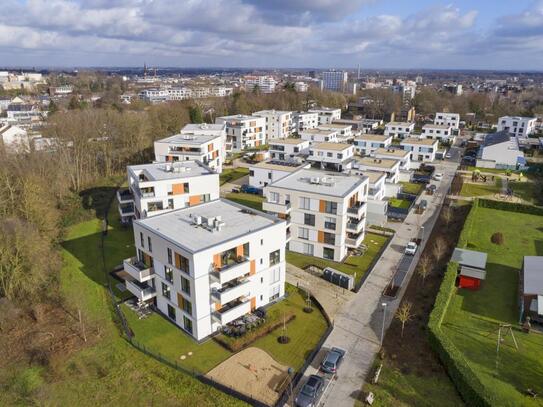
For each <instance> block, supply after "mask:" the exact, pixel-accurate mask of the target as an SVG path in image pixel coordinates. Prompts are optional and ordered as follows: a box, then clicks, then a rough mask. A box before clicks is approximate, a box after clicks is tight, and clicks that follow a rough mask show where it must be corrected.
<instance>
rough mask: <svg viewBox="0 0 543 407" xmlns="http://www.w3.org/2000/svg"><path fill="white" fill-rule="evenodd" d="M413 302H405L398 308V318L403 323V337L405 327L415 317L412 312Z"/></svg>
mask: <svg viewBox="0 0 543 407" xmlns="http://www.w3.org/2000/svg"><path fill="white" fill-rule="evenodd" d="M411 308H412V304H411V303H410V302H404V303H403V304H402V305H401V306H400V308H398V309H397V310H396V315H395V317H396V319H397V320H398V321H400V322H401V323H402V338H403V330H404V328H405V324H406V323H407V322H409V321H411V319H412V318H413V314H412V313H411Z"/></svg>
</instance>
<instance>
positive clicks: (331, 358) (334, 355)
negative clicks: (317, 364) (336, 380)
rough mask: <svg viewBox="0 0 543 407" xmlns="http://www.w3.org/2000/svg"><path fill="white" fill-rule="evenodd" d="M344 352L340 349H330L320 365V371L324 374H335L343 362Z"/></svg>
mask: <svg viewBox="0 0 543 407" xmlns="http://www.w3.org/2000/svg"><path fill="white" fill-rule="evenodd" d="M345 353H346V352H345V351H344V350H343V349H340V348H332V349H330V350H329V351H328V353H327V354H326V356H325V357H324V359H323V361H322V363H321V370H322V371H323V372H325V373H336V372H337V370H338V368H339V365H340V364H341V362H343V357H344V356H345Z"/></svg>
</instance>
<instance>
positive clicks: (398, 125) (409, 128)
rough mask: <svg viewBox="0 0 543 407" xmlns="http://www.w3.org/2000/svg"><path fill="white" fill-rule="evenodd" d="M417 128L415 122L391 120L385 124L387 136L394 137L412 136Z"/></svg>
mask: <svg viewBox="0 0 543 407" xmlns="http://www.w3.org/2000/svg"><path fill="white" fill-rule="evenodd" d="M414 130H415V123H409V122H390V123H387V124H385V136H392V137H393V138H406V137H410V136H411V134H412V133H413V131H414Z"/></svg>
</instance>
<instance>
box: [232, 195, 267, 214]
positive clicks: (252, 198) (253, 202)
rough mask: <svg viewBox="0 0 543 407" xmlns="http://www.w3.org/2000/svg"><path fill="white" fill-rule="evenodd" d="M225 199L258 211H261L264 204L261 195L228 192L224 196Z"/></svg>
mask: <svg viewBox="0 0 543 407" xmlns="http://www.w3.org/2000/svg"><path fill="white" fill-rule="evenodd" d="M226 199H229V200H231V201H234V202H237V203H239V204H241V205H245V206H248V207H249V208H253V209H256V210H258V211H261V210H262V203H263V202H264V197H263V196H261V195H256V194H245V193H243V192H230V193H229V194H227V195H226Z"/></svg>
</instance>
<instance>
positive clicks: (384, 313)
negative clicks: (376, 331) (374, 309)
mask: <svg viewBox="0 0 543 407" xmlns="http://www.w3.org/2000/svg"><path fill="white" fill-rule="evenodd" d="M381 306H382V307H383V326H382V327H381V347H383V338H384V337H385V319H386V315H387V303H386V302H383V303H382V304H381Z"/></svg>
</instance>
